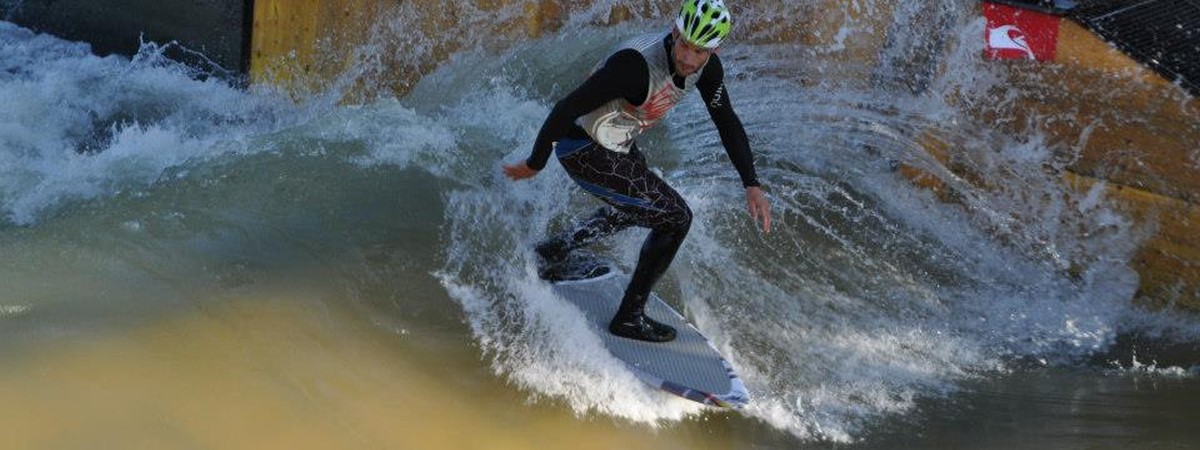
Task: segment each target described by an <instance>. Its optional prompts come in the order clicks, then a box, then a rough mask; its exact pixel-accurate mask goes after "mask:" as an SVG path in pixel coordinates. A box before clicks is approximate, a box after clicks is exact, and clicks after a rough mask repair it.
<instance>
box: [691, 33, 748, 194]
mask: <svg viewBox="0 0 1200 450" xmlns="http://www.w3.org/2000/svg"><path fill="white" fill-rule="evenodd" d="M696 88H697V89H699V90H700V97H701V98H703V99H704V105H705V107H706V108H707V109H708V115H709V116H710V117H712V120H713V123H714V124H716V126H717V133H718V134H720V135H721V144H722V145H723V146H724V147H725V153H726V154H728V155H729V160H730V161H732V162H733V167H734V168H735V169H737V173H738V176H739V177H741V179H742V186H745V187H751V186H758V185H759V183H758V175H757V174H756V173H755V172H754V155H753V154H751V153H750V139H749V138H747V137H746V129H745V128H744V127H742V121H741V119H738V116H737V113H735V112H733V104H732V103H731V102H730V100H729V91H727V90H725V68H724V67H723V66H721V59H720V58H718V57H717V55H715V54H714V55H712V56H711V59H710V60H709V61H708V64H706V65H705V66H704V72H703V73H702V74H700V79H699V80H697V81H696Z"/></svg>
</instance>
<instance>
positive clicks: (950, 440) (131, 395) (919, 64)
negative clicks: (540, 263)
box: [0, 2, 1200, 449]
mask: <svg viewBox="0 0 1200 450" xmlns="http://www.w3.org/2000/svg"><path fill="white" fill-rule="evenodd" d="M865 5H867V7H870V6H871V5H872V4H871V3H869V2H868V3H865ZM972 5H974V2H955V3H952V4H949V5H948V6H944V7H940V8H936V11H935V12H936V17H935V18H933V19H929V18H921V17H924V16H923V15H924V14H927V13H928V11H925V10H922V9H919V8H917V9H914V8H905V7H899V8H897V9H895V10H894V11H892V12H891V13H892V14H895V19H894V22H895V23H905V22H909V21H912V20H918V18H919V20H922V21H925V22H922V23H931V24H937V26H938V27H939V36H940V37H939V38H938V39H933V40H930V39H922V38H918V37H915V36H910V37H911V39H910V40H909V41H905V40H904V39H895V40H893V41H890V42H889V47H888V48H887V49H884V50H883V52H884V53H883V57H882V58H880V59H879V60H878V61H875V62H873V63H871V64H865V63H862V62H861V61H860V62H854V61H852V60H851V61H846V60H845V58H837V57H832V56H831V57H823V56H822V55H830V54H835V53H837V51H838V48H833V47H816V48H814V47H805V46H802V45H798V44H788V45H783V44H752V43H741V44H736V45H730V46H729V47H728V48H726V49H723V50H722V53H721V57H722V59H723V60H724V61H725V66H726V71H727V77H728V85H729V94H730V98H731V99H732V101H733V103H734V106H735V108H736V110H737V111H738V113H739V115H740V117H741V119H742V121H743V122H744V124H745V126H746V129H747V131H748V133H749V135H750V136H751V141H752V146H753V147H754V150H755V153H756V160H757V166H758V168H759V174H760V178H761V179H762V180H763V181H764V183H765V184H767V185H768V186H769V189H770V191H771V195H772V199H773V202H774V214H775V218H776V223H775V228H776V229H775V230H774V232H772V233H771V234H761V233H759V232H757V231H756V230H755V229H754V227H753V224H752V222H751V221H750V220H749V218H748V217H746V214H745V211H744V207H743V203H744V200H743V196H742V193H741V189H739V186H740V185H739V184H738V181H737V176H736V174H735V172H734V171H733V170H732V167H731V165H730V164H729V163H728V161H727V159H726V158H725V156H724V154H723V152H722V151H721V150H720V145H719V140H718V137H717V136H716V133H715V130H714V129H713V127H712V126H711V123H710V122H709V120H708V117H707V114H706V113H705V111H704V110H703V108H702V105H701V104H700V102H699V101H687V102H685V103H684V104H682V105H681V106H679V107H678V108H677V109H676V110H675V111H674V112H673V113H672V115H671V116H670V118H669V119H668V120H667V121H666V123H665V124H664V126H663V127H660V129H656V130H654V131H653V132H652V133H650V134H649V135H648V136H646V137H645V140H644V141H643V143H642V148H643V149H645V152H646V153H647V157H648V159H649V160H650V163H651V165H652V166H654V167H656V168H657V169H658V170H661V172H662V174H663V176H664V177H665V178H666V179H667V180H668V181H669V182H670V183H671V184H672V185H673V186H675V187H676V189H677V190H679V191H680V192H681V193H682V194H683V195H684V197H685V198H686V199H687V200H688V201H689V203H690V204H691V207H692V209H693V211H694V212H695V215H696V220H695V222H694V224H693V228H692V231H691V234H690V235H689V237H688V240H687V242H686V243H685V245H684V247H683V249H682V250H681V253H680V256H679V257H678V258H677V260H676V263H675V264H674V266H673V267H672V269H671V271H670V272H669V273H668V275H667V276H666V277H665V278H664V280H663V281H662V282H661V283H660V285H659V287H658V291H659V292H660V294H661V295H662V296H663V297H664V298H665V299H666V300H667V301H668V302H669V303H671V304H673V305H674V306H676V307H677V308H679V309H681V310H682V311H684V312H685V313H686V315H687V316H688V317H689V318H690V319H691V320H692V321H693V322H694V323H696V324H697V326H698V327H699V328H700V329H701V330H702V331H703V332H704V333H705V334H707V335H708V336H709V337H710V338H711V339H713V340H714V343H715V344H716V345H717V347H718V348H719V349H720V350H721V351H722V352H723V353H724V354H725V355H727V356H728V358H729V359H730V361H731V363H732V364H733V365H734V366H735V368H736V369H737V370H738V372H739V373H740V374H741V375H742V377H743V379H744V380H745V381H746V383H747V385H748V388H749V390H750V392H751V395H752V396H753V402H752V404H751V405H750V406H749V407H748V408H746V409H743V410H740V411H717V410H709V409H704V408H702V407H700V406H698V405H695V404H692V403H689V402H687V401H684V400H680V399H676V398H674V397H671V396H669V395H667V394H664V393H660V392H657V391H655V390H652V389H650V388H648V387H646V386H644V385H642V384H640V383H639V382H638V381H637V380H636V378H634V377H633V375H632V374H630V373H629V372H628V371H626V370H625V369H624V368H623V366H622V365H621V363H619V362H618V361H616V360H615V359H613V358H612V357H611V356H610V355H608V354H607V352H606V351H605V350H604V349H603V348H602V347H601V346H600V344H599V339H598V338H597V337H596V336H594V335H592V334H590V332H588V331H587V330H586V329H584V328H583V327H582V315H581V314H580V313H579V312H578V311H577V310H574V309H572V308H571V307H569V306H568V304H567V303H565V302H563V301H561V300H559V299H557V298H555V297H554V295H553V294H552V292H551V291H550V290H549V289H548V287H547V286H546V285H545V284H543V283H541V282H539V281H538V280H537V278H536V273H535V272H536V271H535V269H534V266H533V263H534V261H533V257H532V254H531V252H530V250H529V248H530V245H531V244H532V243H534V242H536V241H537V240H538V239H540V238H541V237H542V236H543V235H545V233H547V232H551V231H554V230H557V229H559V228H561V227H563V226H565V225H566V224H568V223H570V222H571V221H572V220H573V219H576V218H578V217H581V216H584V215H586V214H588V213H590V211H591V210H592V209H594V208H595V207H596V205H597V204H596V202H595V201H594V200H593V199H590V198H588V197H587V196H586V195H585V194H583V193H582V192H580V191H579V190H577V189H575V188H573V187H572V183H571V182H570V181H569V179H568V178H567V177H566V176H565V175H564V174H563V172H562V171H561V169H559V168H558V167H557V163H554V162H552V163H551V164H550V166H549V169H548V170H546V171H544V172H543V173H542V174H541V175H539V176H538V177H537V178H535V179H533V180H531V181H528V182H522V183H516V184H514V183H510V182H508V181H507V180H505V179H504V178H503V177H502V176H501V174H500V171H499V164H500V163H501V162H511V161H516V160H518V159H520V158H522V157H524V156H525V155H526V154H527V152H528V148H529V145H530V143H531V142H532V139H533V137H534V136H535V134H536V132H537V130H538V127H539V126H540V124H541V121H542V119H544V117H545V115H546V114H547V113H548V112H549V109H550V108H551V106H552V105H553V103H554V102H555V101H556V100H557V98H559V97H560V96H562V95H563V94H565V93H566V92H567V90H568V89H570V88H571V87H573V86H574V84H575V83H577V82H578V81H580V80H582V77H583V76H584V75H585V74H586V72H587V70H588V69H589V68H590V67H591V66H592V65H593V64H594V63H595V62H596V61H597V60H598V59H599V58H601V57H603V56H604V55H605V53H606V51H607V49H608V48H609V47H610V46H611V45H613V44H615V43H616V42H618V41H620V40H621V39H622V38H623V37H625V36H629V35H633V34H639V33H646V32H658V31H662V30H663V26H662V25H661V23H659V22H657V21H653V20H650V21H640V20H633V21H629V22H626V23H623V24H620V25H616V26H596V25H591V24H592V23H593V22H595V21H594V20H592V19H591V18H590V16H589V14H597V13H596V11H594V10H587V11H583V12H579V13H576V15H575V16H573V17H572V18H571V20H570V21H569V22H568V26H567V27H565V28H564V31H561V32H559V33H557V34H554V35H550V36H546V37H543V38H540V39H529V40H522V41H518V42H513V43H508V44H505V45H503V46H502V48H500V49H494V48H486V49H485V48H466V49H463V50H461V51H459V52H458V53H455V54H454V55H453V56H452V57H451V58H450V59H449V60H448V61H446V62H444V63H442V64H441V65H439V66H438V68H437V69H436V70H435V71H433V72H432V73H430V74H428V75H426V76H424V77H422V78H420V79H419V80H418V81H417V82H416V83H415V84H414V85H413V87H412V89H411V91H409V92H407V93H406V94H404V95H402V96H393V95H389V94H386V93H384V92H383V91H382V90H380V91H378V92H375V93H374V94H375V95H372V96H370V97H369V98H370V99H369V100H366V101H362V102H340V101H338V99H340V98H343V97H342V95H343V94H344V93H345V92H343V91H338V90H337V89H341V88H337V89H335V88H330V89H329V90H327V91H321V92H316V93H312V94H308V95H306V96H304V97H302V98H299V99H296V98H293V97H291V96H288V95H285V94H282V93H280V92H277V91H274V90H272V89H269V88H267V87H264V86H255V87H252V88H251V89H249V90H239V89H237V88H234V87H231V86H229V85H227V84H225V83H224V82H222V81H220V80H218V79H216V78H210V77H205V76H203V74H199V73H196V72H195V71H194V70H191V69H189V68H187V67H184V66H181V65H178V64H176V63H173V62H171V61H168V60H165V59H164V58H162V57H161V53H162V51H163V48H162V47H160V46H157V45H154V44H147V45H145V46H144V47H143V49H142V51H141V52H139V54H138V55H136V56H135V57H133V58H125V57H120V56H111V57H105V58H100V57H96V56H93V55H91V54H90V52H89V49H88V47H87V46H86V44H81V43H72V42H65V41H62V40H58V39H55V38H52V37H49V36H44V35H37V34H35V33H33V32H30V31H28V30H24V29H21V28H19V27H17V26H15V25H12V24H9V23H4V22H0V104H2V105H3V107H2V108H0V286H2V288H0V336H3V339H0V398H3V399H4V400H6V401H4V402H0V418H3V420H0V436H4V438H3V439H4V440H5V441H6V444H5V445H4V446H5V448H143V447H144V448H263V447H267V446H271V447H276V446H284V445H287V446H291V447H294V448H376V447H377V448H530V447H543V446H548V445H555V446H564V447H567V448H617V447H620V448H689V449H690V448H809V447H811V448H828V447H836V448H932V447H982V448H1013V447H1024V448H1170V447H1179V448H1186V447H1188V446H1189V445H1193V444H1192V443H1193V442H1195V441H1196V439H1197V438H1200V431H1196V428H1195V427H1194V426H1189V425H1191V423H1193V422H1195V421H1196V420H1197V419H1200V415H1197V412H1196V411H1198V410H1197V409H1196V408H1195V407H1193V406H1192V405H1195V404H1197V401H1200V353H1198V352H1200V350H1198V349H1197V346H1196V344H1195V342H1196V341H1197V338H1198V337H1200V321H1198V320H1197V318H1196V317H1195V316H1194V315H1191V314H1189V313H1183V312H1177V311H1151V310H1147V309H1144V308H1143V307H1140V306H1137V305H1135V304H1134V302H1132V300H1131V299H1132V298H1133V296H1134V293H1135V291H1136V287H1137V274H1136V272H1134V271H1133V270H1132V268H1131V265H1130V260H1131V257H1132V254H1133V252H1134V251H1135V250H1136V248H1137V245H1138V243H1139V242H1141V241H1142V240H1144V239H1145V238H1146V236H1148V235H1149V234H1148V233H1150V232H1151V231H1152V230H1150V229H1149V228H1147V227H1145V226H1143V225H1139V224H1137V223H1135V222H1133V221H1132V220H1131V219H1130V218H1129V217H1128V216H1127V215H1126V214H1125V213H1123V212H1122V210H1121V209H1120V208H1119V207H1118V206H1116V205H1115V204H1113V203H1112V202H1111V201H1109V200H1108V199H1106V198H1104V196H1103V195H1102V192H1103V191H1102V190H1100V189H1096V190H1092V191H1083V192H1079V191H1073V190H1070V189H1068V188H1067V187H1065V185H1064V184H1063V183H1061V182H1060V181H1059V179H1058V176H1057V175H1055V172H1054V171H1053V170H1047V169H1046V168H1047V167H1052V168H1053V167H1056V165H1058V166H1060V165H1061V164H1063V163H1062V162H1060V161H1058V160H1057V159H1056V158H1055V154H1056V153H1055V149H1054V148H1051V146H1049V145H1047V144H1045V139H1044V138H1042V137H1041V136H1040V135H1038V134H1037V132H1036V131H1035V130H1031V131H1030V133H1029V135H1028V136H1023V137H1020V138H1018V137H1015V136H1011V135H1008V134H1005V133H1002V132H999V131H997V130H994V129H993V128H992V127H991V126H990V125H989V124H988V123H984V122H981V121H979V120H977V119H972V117H973V116H972V115H971V114H968V113H967V112H965V111H962V110H960V109H959V108H961V107H962V102H960V101H957V99H961V98H962V96H964V92H967V93H968V94H969V93H970V92H972V91H974V92H981V91H986V90H987V89H990V88H992V87H994V86H995V85H996V83H999V82H1000V81H999V80H1002V77H1001V76H1000V75H999V74H998V71H999V70H1001V69H999V68H996V67H992V66H989V65H988V64H986V63H984V62H982V61H979V60H978V55H979V53H980V51H981V46H982V43H980V42H977V41H979V39H975V37H977V36H982V22H981V21H980V20H979V19H977V18H975V17H973V16H974V15H975V13H974V10H973V9H972V8H973V6H972ZM747 15H748V17H752V18H753V17H763V16H762V12H759V11H757V10H754V9H753V8H751V11H750V12H749V13H748V14H747ZM751 20H759V21H762V20H765V19H761V18H758V19H751ZM852 25H853V24H851V25H847V26H848V27H852ZM851 31H853V30H851ZM900 36H902V37H904V36H908V35H904V34H901V35H900ZM363 51H365V52H368V53H369V52H371V51H378V50H372V48H371V47H364V50H363ZM493 52H498V54H495V53H493ZM930 53H931V54H930ZM913 55H922V57H920V58H914V57H912V56H913ZM367 72H369V71H362V72H359V74H358V75H353V74H352V75H348V76H362V75H361V74H362V73H367ZM847 74H857V75H858V76H855V77H848V76H847ZM845 79H857V80H863V79H866V80H869V82H865V83H863V82H842V81H839V80H845ZM343 81H345V80H343ZM351 81H353V80H351ZM358 81H360V83H359V84H357V85H356V89H363V85H364V84H363V83H361V81H362V80H358ZM349 85H355V83H354V82H342V83H339V84H338V86H349ZM366 86H367V87H366V89H368V90H369V89H370V84H369V83H366ZM1129 114H1136V112H1129ZM930 142H937V143H939V144H940V145H942V146H944V147H948V148H952V149H953V151H954V152H956V155H957V156H959V157H960V158H961V160H962V161H965V163H966V164H968V165H969V167H970V168H971V170H972V171H974V172H976V173H982V174H987V176H988V179H989V180H991V183H988V185H987V186H980V185H978V184H973V183H971V182H969V181H967V180H964V179H962V178H960V177H958V176H957V175H955V174H954V173H952V172H950V171H947V170H946V169H945V168H944V167H942V166H941V165H940V164H939V163H938V160H937V159H935V158H933V157H932V156H930V154H929V152H928V151H927V148H928V145H929V143H930ZM901 165H906V166H911V167H918V168H921V169H922V170H924V171H926V172H927V173H931V174H934V175H935V176H937V177H939V178H940V179H941V181H942V182H944V183H945V184H946V185H947V186H949V188H950V189H952V190H953V192H954V196H953V201H949V202H948V201H946V199H945V198H939V197H938V196H937V195H935V194H934V193H933V192H930V191H929V190H926V189H923V188H920V187H917V186H916V185H914V184H913V183H912V182H910V181H909V180H908V179H907V178H905V177H903V176H901V174H900V171H898V170H897V168H898V167H899V166H901ZM643 235H644V231H640V230H629V231H625V232H623V233H621V234H619V235H617V236H616V237H615V238H614V239H612V240H611V241H609V242H606V243H605V244H604V245H601V246H600V247H598V248H597V251H599V252H601V253H602V254H605V255H608V256H610V257H612V258H613V259H615V260H617V261H619V262H620V264H621V265H622V267H623V268H625V269H627V270H628V269H630V268H631V266H632V263H633V261H634V259H635V258H636V254H637V250H638V246H639V245H640V242H641V238H642V236H643Z"/></svg>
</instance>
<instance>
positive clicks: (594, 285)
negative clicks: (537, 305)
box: [552, 265, 750, 408]
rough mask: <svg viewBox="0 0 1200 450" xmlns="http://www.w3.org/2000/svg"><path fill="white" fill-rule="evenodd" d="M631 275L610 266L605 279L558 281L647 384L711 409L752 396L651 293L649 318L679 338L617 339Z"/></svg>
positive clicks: (740, 402)
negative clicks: (612, 329)
mask: <svg viewBox="0 0 1200 450" xmlns="http://www.w3.org/2000/svg"><path fill="white" fill-rule="evenodd" d="M628 284H629V276H627V275H625V274H623V273H621V272H620V271H619V270H617V269H616V268H615V267H612V266H611V265H610V266H609V270H608V271H607V273H605V274H604V275H601V276H598V277H595V278H588V279H582V280H567V281H555V282H553V283H552V286H553V288H554V291H555V293H557V294H558V295H559V296H560V297H562V298H563V299H564V300H566V301H568V302H570V303H571V304H573V305H575V306H577V307H578V308H579V309H580V310H581V311H583V314H584V316H586V317H587V322H588V325H589V326H590V327H592V328H593V329H594V331H595V332H596V333H597V334H599V335H600V337H601V340H603V341H604V346H605V347H606V348H607V349H608V351H609V352H610V353H612V355H613V356H615V357H617V359H620V360H621V361H624V362H625V365H626V366H628V367H629V369H630V371H632V372H633V373H634V374H635V375H637V377H638V378H639V379H641V380H642V381H644V382H646V383H647V384H649V385H651V386H653V387H656V388H659V389H662V390H664V391H667V392H669V393H672V394H675V395H678V396H680V397H683V398H686V399H688V400H692V401H695V402H698V403H702V404H705V405H710V406H716V407H722V408H740V407H743V406H746V405H747V404H749V402H750V394H749V393H748V392H747V391H746V386H745V384H744V383H742V380H741V378H738V376H737V374H736V373H734V371H733V366H731V365H730V364H729V362H728V361H726V360H725V358H724V357H722V356H721V354H720V353H719V352H718V351H717V349H716V347H714V346H713V345H712V343H711V342H710V341H709V340H708V338H706V337H704V335H703V334H700V330H698V329H696V327H695V326H692V324H691V323H689V322H688V321H687V319H685V318H684V317H683V315H682V314H680V313H679V312H678V311H676V310H675V308H672V307H671V306H670V305H668V304H667V303H666V302H664V301H663V300H662V299H661V298H659V297H658V295H655V294H653V293H652V294H650V300H649V301H648V302H647V303H646V314H647V315H649V316H650V317H652V318H654V319H655V320H658V321H659V322H662V323H665V324H667V325H671V326H673V327H675V330H676V337H675V340H673V341H670V342H661V343H660V342H645V341H639V340H635V339H628V338H623V337H619V336H616V335H613V334H612V333H609V332H608V322H609V320H610V319H612V316H613V313H614V312H616V310H617V306H619V305H620V303H621V296H622V295H623V294H624V292H625V286H626V285H628Z"/></svg>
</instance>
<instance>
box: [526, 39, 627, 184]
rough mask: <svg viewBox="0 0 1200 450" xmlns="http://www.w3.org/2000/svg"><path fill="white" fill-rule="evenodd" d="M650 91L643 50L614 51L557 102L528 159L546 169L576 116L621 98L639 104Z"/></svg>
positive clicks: (532, 166)
mask: <svg viewBox="0 0 1200 450" xmlns="http://www.w3.org/2000/svg"><path fill="white" fill-rule="evenodd" d="M648 90H650V68H649V66H647V65H646V60H645V58H644V57H642V54H641V53H638V52H637V51H636V50H632V49H625V50H621V51H618V52H616V53H613V55H612V56H610V57H609V58H608V60H607V61H605V62H604V66H602V67H600V69H598V70H596V71H595V72H594V73H592V75H591V76H590V77H588V79H587V80H586V81H584V82H583V84H581V85H579V87H577V88H575V90H574V91H572V92H571V93H570V94H567V96H566V97H563V99H562V100H559V101H558V103H556V104H555V105H554V109H553V110H551V111H550V115H549V116H547V117H546V122H545V123H543V124H542V129H541V131H539V132H538V136H537V140H535V141H534V143H533V151H532V152H531V153H530V154H529V158H528V159H526V160H525V162H526V164H528V165H529V167H530V168H531V169H534V170H542V169H543V168H545V167H546V160H547V159H549V158H550V151H551V150H552V149H553V144H554V142H555V141H558V140H559V139H562V138H563V137H565V136H566V135H567V133H568V132H569V131H570V130H571V127H572V126H574V124H575V119H578V118H579V117H580V116H583V115H586V114H587V113H590V112H592V111H594V110H595V109H596V108H599V107H601V106H603V105H604V104H605V103H608V102H610V101H613V100H615V99H618V98H624V99H625V100H626V101H628V102H630V103H632V104H634V105H639V104H641V103H642V102H643V101H644V100H645V99H646V92H647V91H648Z"/></svg>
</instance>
